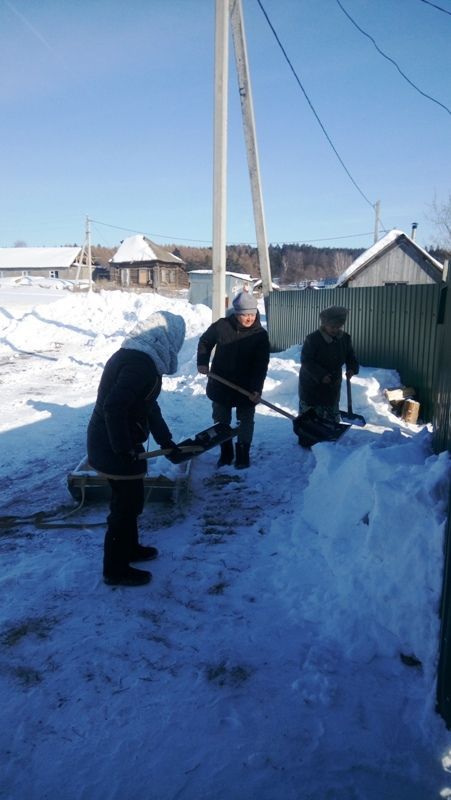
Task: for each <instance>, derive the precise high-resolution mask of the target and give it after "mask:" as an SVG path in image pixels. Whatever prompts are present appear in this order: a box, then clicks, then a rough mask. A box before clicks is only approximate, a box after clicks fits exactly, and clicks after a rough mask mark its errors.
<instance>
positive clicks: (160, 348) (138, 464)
mask: <svg viewBox="0 0 451 800" xmlns="http://www.w3.org/2000/svg"><path fill="white" fill-rule="evenodd" d="M184 335H185V323H184V321H183V318H182V317H180V316H178V315H175V314H171V313H170V312H156V313H155V314H152V315H151V316H150V317H149V318H148V319H147V320H145V321H144V322H142V323H140V324H139V325H138V326H137V327H136V328H135V329H134V330H133V331H132V333H131V334H130V335H129V336H128V337H127V338H126V339H125V340H124V342H123V344H122V346H121V349H120V350H118V351H117V352H116V353H114V355H112V356H111V358H110V359H109V360H108V361H107V363H106V364H105V368H104V370H103V374H102V378H101V380H100V385H99V389H98V394H97V401H96V404H95V407H94V411H93V413H92V417H91V420H90V422H89V425H88V442H87V444H88V461H89V463H90V465H91V466H92V467H94V469H96V470H97V471H98V472H102V473H104V474H106V475H111V476H115V477H125V476H133V475H136V476H140V475H144V474H145V472H146V461H145V460H142V459H141V460H137V459H136V458H135V457H134V454H137V453H140V452H143V451H144V447H143V446H142V443H143V442H145V441H146V440H147V438H148V436H149V434H152V436H153V438H154V439H155V441H156V442H157V443H158V444H159V445H160V446H161V447H170V446H171V444H170V442H171V440H172V436H171V432H170V430H169V428H168V426H167V424H166V422H165V421H164V419H163V417H162V414H161V411H160V407H159V405H158V403H157V397H158V395H159V394H160V391H161V384H162V377H161V376H162V374H163V373H169V374H172V373H173V372H175V371H176V370H177V353H178V351H179V349H180V347H181V346H182V343H183V339H184Z"/></svg>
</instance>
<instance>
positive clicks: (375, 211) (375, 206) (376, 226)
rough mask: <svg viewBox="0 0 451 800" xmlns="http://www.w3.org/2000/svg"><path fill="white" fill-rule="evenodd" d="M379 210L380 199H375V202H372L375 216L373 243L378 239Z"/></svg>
mask: <svg viewBox="0 0 451 800" xmlns="http://www.w3.org/2000/svg"><path fill="white" fill-rule="evenodd" d="M380 210H381V201H380V200H376V202H375V204H374V213H375V217H374V244H376V242H377V241H378V239H379V221H380Z"/></svg>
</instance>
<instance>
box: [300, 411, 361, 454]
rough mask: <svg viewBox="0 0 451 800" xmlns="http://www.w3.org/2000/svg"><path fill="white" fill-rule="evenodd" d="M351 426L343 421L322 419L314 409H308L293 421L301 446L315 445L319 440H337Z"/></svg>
mask: <svg viewBox="0 0 451 800" xmlns="http://www.w3.org/2000/svg"><path fill="white" fill-rule="evenodd" d="M349 427H350V426H349V425H345V424H344V423H343V422H331V421H329V420H325V419H322V418H321V417H318V416H317V415H316V414H315V412H314V411H306V412H305V414H300V415H299V416H298V417H296V419H295V420H294V421H293V430H294V432H295V434H296V436H297V437H298V440H299V444H300V445H301V447H313V445H314V444H318V443H319V442H336V441H337V439H339V438H340V436H342V435H343V434H344V433H345V431H347V430H348V429H349Z"/></svg>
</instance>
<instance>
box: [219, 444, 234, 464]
mask: <svg viewBox="0 0 451 800" xmlns="http://www.w3.org/2000/svg"><path fill="white" fill-rule="evenodd" d="M232 463H233V442H232V439H227V441H226V442H223V443H222V444H221V455H220V456H219V458H218V461H217V464H216V466H217V467H226V466H228V465H229V464H232Z"/></svg>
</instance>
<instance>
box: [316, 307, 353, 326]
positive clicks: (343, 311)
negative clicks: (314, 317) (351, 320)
mask: <svg viewBox="0 0 451 800" xmlns="http://www.w3.org/2000/svg"><path fill="white" fill-rule="evenodd" d="M347 316H348V309H347V308H344V306H330V308H323V310H322V311H320V312H319V318H320V321H321V323H322V324H323V325H340V326H341V325H344V324H345V322H346V317H347Z"/></svg>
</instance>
